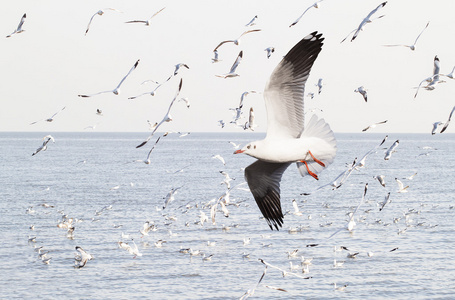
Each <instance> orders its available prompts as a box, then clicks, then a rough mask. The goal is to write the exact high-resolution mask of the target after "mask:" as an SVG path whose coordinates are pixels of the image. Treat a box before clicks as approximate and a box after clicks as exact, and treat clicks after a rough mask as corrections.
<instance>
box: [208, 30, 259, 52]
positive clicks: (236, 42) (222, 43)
mask: <svg viewBox="0 0 455 300" xmlns="http://www.w3.org/2000/svg"><path fill="white" fill-rule="evenodd" d="M256 31H261V29H251V30H247V31H245V32H243V33H242V34H241V35H240V36H239V37H238V38H236V39H235V40H226V41H222V42H221V43H219V44H218V46H216V48H215V49H213V52H215V51H217V50H218V48H220V47H221V46H222V45H224V44H226V43H234V45H237V46H238V45H239V44H240V38H241V37H242V36H244V35H245V34H248V33H251V32H256Z"/></svg>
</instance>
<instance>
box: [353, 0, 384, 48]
mask: <svg viewBox="0 0 455 300" xmlns="http://www.w3.org/2000/svg"><path fill="white" fill-rule="evenodd" d="M386 4H387V1H385V2H383V3H381V4H379V5H378V7H376V8H375V9H373V10H372V11H371V12H370V13H369V14H368V15H367V16H366V17H365V18H364V19H363V20H362V22H360V24H359V27H357V30H356V31H355V32H354V35H353V36H352V39H351V42H352V41H354V40H355V39H356V37H357V36H358V34H359V33H360V31H361V30H362V29H363V27H364V26H365V25H366V24H367V23H370V22H371V21H372V20H371V17H372V16H373V15H374V14H375V13H376V12H377V11H378V10H379V9H380V8H382V7H384V6H385V5H386Z"/></svg>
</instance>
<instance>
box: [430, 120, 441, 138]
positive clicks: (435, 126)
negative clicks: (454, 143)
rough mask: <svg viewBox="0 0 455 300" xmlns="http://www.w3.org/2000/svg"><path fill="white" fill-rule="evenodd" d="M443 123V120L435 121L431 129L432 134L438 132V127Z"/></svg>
mask: <svg viewBox="0 0 455 300" xmlns="http://www.w3.org/2000/svg"><path fill="white" fill-rule="evenodd" d="M442 124H443V123H442V122H434V123H433V129H432V130H431V135H434V134H436V130H437V129H438V126H439V125H442Z"/></svg>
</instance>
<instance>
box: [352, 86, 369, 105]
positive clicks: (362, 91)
mask: <svg viewBox="0 0 455 300" xmlns="http://www.w3.org/2000/svg"><path fill="white" fill-rule="evenodd" d="M354 92H356V93H359V94H361V95H362V96H363V100H365V102H367V100H368V96H367V90H366V89H365V88H364V87H363V85H362V86H359V87H358V88H356V89H355V90H354Z"/></svg>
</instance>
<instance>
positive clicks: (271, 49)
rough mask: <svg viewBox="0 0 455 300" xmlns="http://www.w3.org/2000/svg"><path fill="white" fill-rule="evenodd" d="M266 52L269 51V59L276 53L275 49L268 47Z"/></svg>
mask: <svg viewBox="0 0 455 300" xmlns="http://www.w3.org/2000/svg"><path fill="white" fill-rule="evenodd" d="M264 51H267V58H270V56H272V53H273V52H275V48H274V47H267V48H265V49H264Z"/></svg>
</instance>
